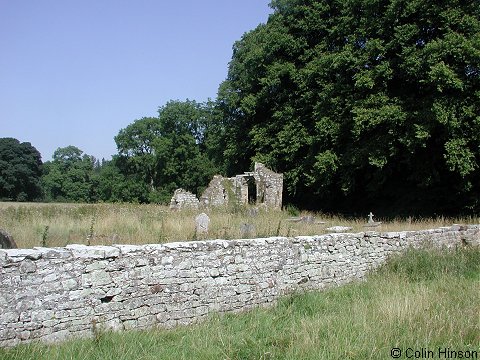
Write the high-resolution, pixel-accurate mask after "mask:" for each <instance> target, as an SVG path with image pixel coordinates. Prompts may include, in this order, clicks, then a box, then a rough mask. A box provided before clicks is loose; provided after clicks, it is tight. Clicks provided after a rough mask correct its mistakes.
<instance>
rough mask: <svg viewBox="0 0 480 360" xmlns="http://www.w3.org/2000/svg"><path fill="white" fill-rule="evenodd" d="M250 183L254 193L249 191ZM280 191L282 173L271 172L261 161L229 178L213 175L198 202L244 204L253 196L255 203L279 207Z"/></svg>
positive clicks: (203, 204) (218, 204)
mask: <svg viewBox="0 0 480 360" xmlns="http://www.w3.org/2000/svg"><path fill="white" fill-rule="evenodd" d="M250 185H253V188H255V190H254V191H255V194H251V193H250V191H252V190H251V188H250ZM282 192H283V174H277V173H275V172H273V171H272V170H270V169H268V168H266V167H265V165H263V164H262V163H255V169H254V171H253V172H245V173H243V174H241V175H236V176H234V177H231V178H224V177H223V176H221V175H215V176H214V177H213V179H212V181H210V184H209V185H208V187H207V189H206V190H205V192H204V193H203V194H202V196H201V197H200V204H201V205H202V206H205V207H208V206H221V205H227V204H228V203H229V201H237V202H238V203H239V204H243V205H246V204H248V203H249V200H250V198H254V199H255V203H256V204H257V205H261V204H263V205H266V206H267V207H270V208H274V209H281V208H282ZM232 195H233V196H232ZM252 195H254V196H252Z"/></svg>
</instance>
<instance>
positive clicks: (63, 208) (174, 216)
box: [0, 202, 479, 248]
mask: <svg viewBox="0 0 480 360" xmlns="http://www.w3.org/2000/svg"><path fill="white" fill-rule="evenodd" d="M200 212H201V211H192V210H190V211H189V210H185V211H179V212H172V211H170V210H169V209H168V207H166V206H160V205H138V204H42V203H7V202H3V203H0V228H2V229H5V230H6V231H8V232H9V233H10V234H11V235H12V236H13V238H14V239H15V241H16V243H17V245H18V246H19V247H22V248H31V247H34V246H50V247H53V246H65V245H67V244H89V245H111V244H148V243H165V242H172V241H190V240H196V239H198V238H197V236H196V234H195V220H194V219H195V216H196V215H198V214H199V213H200ZM206 212H207V214H208V215H209V217H210V227H209V233H208V235H206V236H203V238H209V239H239V238H252V237H267V236H298V235H320V234H324V233H326V228H328V227H331V226H335V225H340V226H347V227H351V228H352V230H351V232H362V231H372V230H373V231H380V232H385V231H401V230H419V229H428V228H437V227H440V226H448V225H452V224H453V223H479V219H478V218H461V219H449V218H443V217H440V218H435V219H412V218H410V219H396V220H390V221H383V223H382V224H381V225H380V226H379V227H375V228H365V227H364V225H365V224H366V222H367V214H365V217H364V218H362V219H345V218H342V217H340V216H335V215H327V214H321V213H309V212H297V211H295V214H294V215H296V216H297V217H301V216H314V217H315V221H314V222H313V223H306V222H294V221H290V220H289V219H291V218H292V213H294V211H292V210H284V211H274V210H266V209H261V208H260V209H258V210H255V208H252V207H247V208H228V207H227V208H217V209H212V210H208V211H206ZM376 220H380V221H381V220H382V219H376ZM244 224H248V226H245V225H244ZM246 229H247V230H248V231H246Z"/></svg>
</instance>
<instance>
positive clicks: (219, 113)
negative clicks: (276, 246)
mask: <svg viewBox="0 0 480 360" xmlns="http://www.w3.org/2000/svg"><path fill="white" fill-rule="evenodd" d="M271 7H272V8H273V10H274V12H273V14H272V15H270V17H269V20H268V22H267V23H266V24H261V25H259V26H258V27H257V28H255V29H254V30H252V31H250V32H248V33H246V34H244V35H243V37H242V38H241V39H240V40H239V41H237V42H236V43H235V44H234V46H233V56H232V60H231V62H230V64H229V69H228V76H227V79H226V80H225V81H224V82H223V83H222V84H220V86H219V91H218V95H217V98H216V99H214V100H212V101H209V102H207V103H197V102H195V101H189V100H187V101H170V102H168V103H167V104H165V105H164V106H162V107H160V108H159V112H158V117H154V118H142V119H139V120H136V121H134V122H133V123H132V124H131V125H129V126H128V127H127V128H125V129H122V130H120V131H119V133H118V135H117V136H116V137H115V142H116V144H117V148H118V153H117V154H115V155H113V157H112V159H111V160H109V161H102V162H99V161H98V160H96V159H94V158H93V157H91V156H89V155H87V154H84V153H83V152H82V151H81V150H80V149H78V148H76V147H74V146H69V147H66V148H59V149H58V150H57V151H56V152H55V154H54V156H53V160H51V161H47V162H45V163H44V164H42V162H41V160H40V159H41V158H40V154H39V153H38V151H36V150H35V148H34V147H33V146H31V145H30V144H29V143H22V144H21V143H19V142H18V141H16V140H15V139H8V138H4V139H1V140H0V198H7V199H12V200H19V201H24V200H48V201H82V202H96V201H126V202H158V203H165V202H168V201H169V199H170V197H171V194H172V193H173V191H174V190H175V188H178V187H183V188H185V189H187V190H190V191H192V192H195V193H197V194H198V193H200V192H201V190H202V189H203V188H204V187H205V186H206V185H207V184H208V181H209V180H210V178H211V177H212V175H213V174H215V173H221V174H223V175H233V174H237V173H242V172H244V171H246V170H249V169H251V167H252V163H253V162H254V161H260V162H263V163H265V164H266V165H267V166H268V167H269V168H271V169H273V170H274V171H276V172H282V173H283V174H284V179H285V180H284V181H285V187H284V188H285V194H284V199H285V201H286V202H287V203H290V204H294V205H296V206H298V207H300V208H309V209H315V210H323V211H335V212H343V213H349V214H354V213H357V212H358V213H362V214H363V213H366V212H368V211H370V210H373V211H376V213H377V214H378V213H383V214H399V215H414V214H429V215H432V214H438V215H439V214H448V215H452V214H460V213H462V214H468V213H470V214H472V213H477V214H478V212H479V211H480V170H479V164H480V7H479V6H478V4H477V2H476V1H473V0H472V1H459V0H449V1H434V0H342V1H336V0H334V1H326V0H273V1H272V2H271Z"/></svg>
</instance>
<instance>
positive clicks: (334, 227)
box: [325, 226, 352, 233]
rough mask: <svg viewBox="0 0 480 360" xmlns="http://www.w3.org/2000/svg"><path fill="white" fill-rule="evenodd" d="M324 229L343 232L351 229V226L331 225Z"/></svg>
mask: <svg viewBox="0 0 480 360" xmlns="http://www.w3.org/2000/svg"><path fill="white" fill-rule="evenodd" d="M325 230H327V231H329V232H335V233H343V232H346V231H350V230H352V228H351V227H348V226H332V227H329V228H326V229H325Z"/></svg>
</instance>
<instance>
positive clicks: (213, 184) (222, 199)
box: [200, 175, 231, 207]
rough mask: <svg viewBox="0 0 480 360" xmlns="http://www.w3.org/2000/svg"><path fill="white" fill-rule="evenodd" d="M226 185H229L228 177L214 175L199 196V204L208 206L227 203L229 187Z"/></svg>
mask: <svg viewBox="0 0 480 360" xmlns="http://www.w3.org/2000/svg"><path fill="white" fill-rule="evenodd" d="M227 186H231V184H230V182H229V179H227V178H224V177H223V176H222V175H215V176H214V177H213V179H212V180H211V181H210V183H209V184H208V187H207V188H206V189H205V191H204V192H203V194H202V196H201V197H200V205H201V206H203V207H209V206H222V205H226V204H228V201H229V189H228V188H227ZM230 192H231V191H230Z"/></svg>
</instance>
